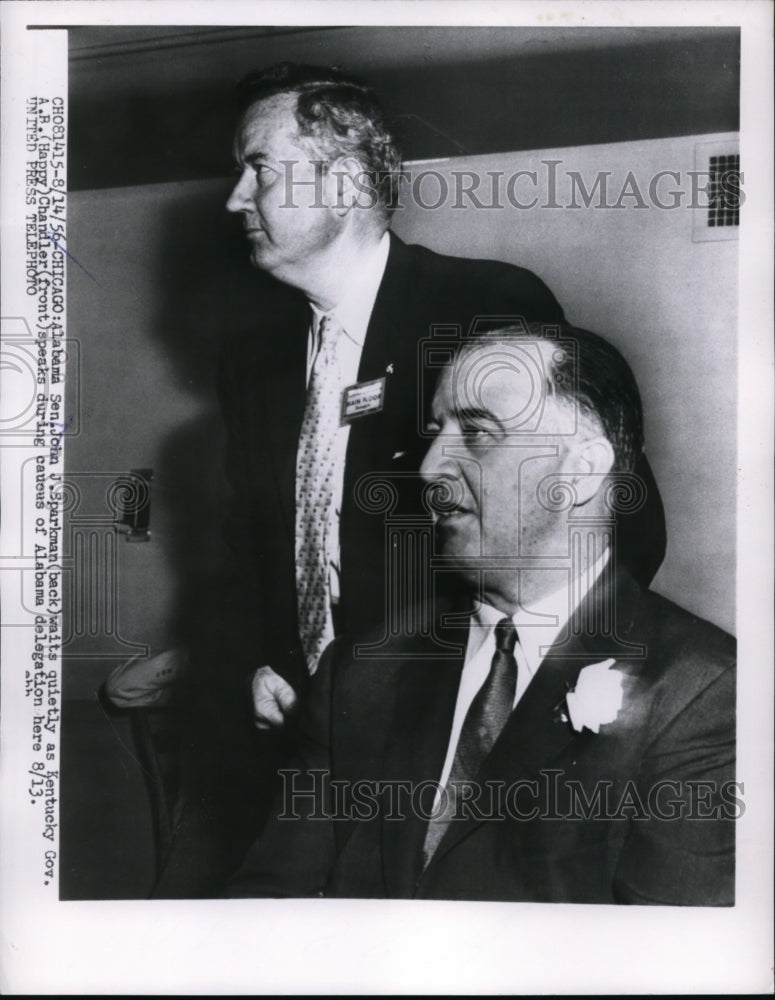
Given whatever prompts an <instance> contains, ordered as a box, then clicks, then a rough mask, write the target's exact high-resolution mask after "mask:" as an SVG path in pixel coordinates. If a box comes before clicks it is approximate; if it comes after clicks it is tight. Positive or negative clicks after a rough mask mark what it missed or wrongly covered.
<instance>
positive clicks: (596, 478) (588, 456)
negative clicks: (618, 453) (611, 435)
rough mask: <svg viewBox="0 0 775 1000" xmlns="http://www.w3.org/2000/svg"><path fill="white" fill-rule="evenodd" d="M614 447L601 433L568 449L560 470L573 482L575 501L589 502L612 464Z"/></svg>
mask: <svg viewBox="0 0 775 1000" xmlns="http://www.w3.org/2000/svg"><path fill="white" fill-rule="evenodd" d="M614 459H615V455H614V449H613V446H612V445H611V442H610V441H609V440H608V439H607V438H605V437H603V436H602V435H600V436H598V437H593V438H587V440H586V441H581V442H579V443H578V444H575V445H573V447H572V448H570V449H569V450H568V453H567V455H566V456H565V460H564V461H563V464H562V471H563V473H564V474H565V476H566V477H567V480H568V481H569V482H570V483H572V484H573V489H574V491H575V494H576V498H577V499H576V503H577V504H578V505H579V506H581V505H583V504H586V503H589V501H590V500H591V499H592V498H593V497H594V496H596V495H597V494H598V493H599V492H600V489H601V487H602V485H603V481H604V480H605V477H606V476H607V475H608V473H609V472H610V471H611V469H612V467H613V464H614Z"/></svg>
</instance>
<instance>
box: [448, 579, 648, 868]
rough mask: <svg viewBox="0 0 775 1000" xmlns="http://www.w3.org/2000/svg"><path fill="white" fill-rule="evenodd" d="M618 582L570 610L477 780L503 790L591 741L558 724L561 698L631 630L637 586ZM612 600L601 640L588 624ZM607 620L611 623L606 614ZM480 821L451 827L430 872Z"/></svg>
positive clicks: (605, 582) (601, 583)
mask: <svg viewBox="0 0 775 1000" xmlns="http://www.w3.org/2000/svg"><path fill="white" fill-rule="evenodd" d="M609 566H610V563H609ZM617 584H618V585H617V586H616V587H615V588H614V586H613V584H612V582H611V574H610V573H609V572H607V571H605V572H604V573H603V574H602V575H601V578H600V579H599V580H598V581H597V582H596V584H595V585H594V586H593V588H592V590H591V591H590V593H589V594H588V595H587V597H586V598H585V600H584V601H582V603H581V604H580V605H579V607H578V608H577V609H576V610H575V611H574V613H573V615H572V616H571V619H570V621H569V622H568V623H566V625H565V627H564V628H563V629H562V631H561V632H560V634H559V635H558V637H557V640H556V641H555V643H554V644H553V646H552V648H551V649H550V650H549V652H548V653H547V655H546V656H545V657H544V660H543V661H542V663H541V665H540V667H539V668H538V670H537V671H536V673H535V676H534V677H533V679H532V681H531V682H530V684H529V686H528V688H527V690H526V691H525V693H524V695H523V696H522V698H521V699H520V700H519V702H518V704H517V706H516V707H515V709H514V711H513V712H512V713H511V715H510V716H509V719H508V721H507V723H506V725H505V726H504V728H503V731H502V732H501V734H500V736H499V737H498V739H497V741H496V743H495V745H494V746H493V748H492V751H491V752H490V754H489V756H488V757H487V759H486V760H485V761H484V763H483V765H482V768H481V771H480V774H479V776H478V780H479V781H481V782H482V783H484V782H487V781H496V780H497V781H501V782H503V781H505V782H506V785H507V786H508V785H510V784H513V783H514V782H517V781H520V780H525V779H530V778H534V777H535V776H536V775H537V774H538V772H539V771H540V770H541V769H542V768H549V767H551V765H552V762H553V761H555V760H557V758H558V757H559V756H560V754H562V752H563V751H564V750H565V749H566V748H567V747H568V746H569V745H570V744H571V743H573V742H574V741H578V740H584V741H585V740H587V739H589V738H590V733H589V732H587V731H584V732H582V733H578V732H576V731H575V730H574V729H573V727H572V726H571V724H570V723H569V722H568V721H567V720H563V718H562V716H563V711H564V709H565V697H566V695H567V693H568V691H570V690H572V689H573V688H574V687H575V685H576V681H577V680H578V676H579V674H580V672H581V670H582V669H583V668H584V667H586V666H588V665H590V664H591V663H594V662H599V661H600V660H602V659H605V658H607V656H609V655H612V656H614V658H615V654H614V653H613V652H609V653H603V655H600V651H601V649H609V648H611V647H614V646H616V648H618V646H617V644H618V643H621V642H622V640H625V639H626V637H627V635H628V634H629V633H630V631H631V629H632V624H633V615H632V613H631V611H632V607H633V601H634V599H635V595H636V592H637V585H636V584H635V583H634V582H633V581H632V580H631V579H630V577H629V575H628V574H627V573H626V571H623V570H621V569H620V570H619V571H618V579H617ZM612 599H613V602H614V604H613V606H615V607H616V609H617V614H616V616H615V617H614V619H613V621H614V634H613V636H612V637H608V638H606V637H603V636H601V634H600V632H599V629H598V628H591V627H590V624H591V623H595V624H596V625H599V623H600V622H601V621H605V620H606V617H605V615H604V614H603V610H604V609H608V608H610V607H611V606H612ZM607 620H608V621H610V620H611V618H610V616H609V617H608V619H607ZM601 643H602V644H601ZM485 801H486V800H485ZM481 822H483V821H481V820H476V819H474V818H471V819H466V820H460V821H456V822H453V823H450V826H449V828H448V830H447V833H446V835H445V837H444V839H443V840H442V842H441V844H440V845H439V847H438V850H437V851H436V853H435V855H434V857H433V859H432V861H431V864H430V865H429V869H430V868H432V866H433V865H434V864H436V863H437V862H438V861H439V859H440V858H442V857H443V856H444V855H445V854H447V853H449V851H451V850H452V849H453V848H454V847H455V846H456V845H457V844H459V843H460V841H461V840H463V839H464V838H465V837H467V836H469V835H470V834H471V833H472V832H473V830H475V829H476V828H477V827H478V826H479V825H480V824H481Z"/></svg>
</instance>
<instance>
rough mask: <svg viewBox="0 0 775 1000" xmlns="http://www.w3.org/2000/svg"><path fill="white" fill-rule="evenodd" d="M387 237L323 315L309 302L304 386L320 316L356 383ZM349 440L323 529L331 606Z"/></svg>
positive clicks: (340, 441)
mask: <svg viewBox="0 0 775 1000" xmlns="http://www.w3.org/2000/svg"><path fill="white" fill-rule="evenodd" d="M389 249H390V236H389V235H388V233H387V232H386V233H385V234H384V235H383V237H382V239H381V240H380V242H379V243H378V244H377V245H376V246H375V247H374V248H373V249H372V250H371V252H368V253H364V254H363V255H362V256H361V257H360V258H359V259H358V263H357V265H356V266H355V267H354V268H353V269H352V270H351V273H350V280H349V281H348V284H347V289H346V291H345V294H344V296H343V297H342V298H341V299H340V300H339V302H337V304H336V305H335V306H334V307H333V308H332V309H329V310H328V311H327V312H326V313H323V312H321V311H320V310H319V309H317V308H316V307H315V306H314V305H312V303H310V305H311V307H312V323H311V325H310V329H309V334H308V336H307V386H309V380H310V377H311V375H312V365H313V363H314V360H315V358H316V356H317V353H318V350H319V349H320V342H319V331H320V322H321V320H322V318H323V316H330V317H331V319H332V321H333V322H335V323H336V325H337V326H339V327H341V329H342V330H343V331H344V335H343V337H342V338H341V340H340V343H339V344H338V345H337V360H338V362H339V367H340V370H341V372H342V374H343V377H344V380H343V384H344V385H345V386H351V385H355V383H356V382H357V381H358V368H359V367H360V363H361V354H362V353H363V344H364V341H365V340H366V330H367V329H368V326H369V320H370V319H371V313H372V310H373V309H374V302H375V301H376V298H377V292H378V291H379V286H380V284H381V283H382V276H383V275H384V273H385V266H386V264H387V258H388V251H389ZM349 437H350V425H349V424H344V425H343V426H342V427H340V428H339V432H338V434H337V440H336V443H335V453H334V461H335V464H336V475H335V477H334V484H333V487H334V488H333V495H334V502H333V504H332V507H331V514H330V517H329V521H328V525H327V526H326V542H325V547H326V558H327V561H328V566H329V573H328V588H329V594H330V597H331V603H332V604H336V603H338V601H339V595H340V582H339V575H340V572H341V558H340V547H339V519H340V516H341V511H342V494H343V491H344V463H345V455H346V452H347V442H348V440H349Z"/></svg>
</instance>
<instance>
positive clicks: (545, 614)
mask: <svg viewBox="0 0 775 1000" xmlns="http://www.w3.org/2000/svg"><path fill="white" fill-rule="evenodd" d="M609 557H610V551H609V550H608V549H606V550H605V551H604V552H603V553H602V554H601V555H600V556H599V558H598V559H597V560H596V561H595V562H594V563H593V564H592V565H591V566H589V567H588V568H587V571H586V572H585V573H584V574H583V576H581V577H579V578H578V579H576V580H574V581H573V584H574V585H573V586H572V587H570V586H569V585H568V584H567V583H566V584H565V585H564V586H562V587H560V589H559V590H555V591H554V593H551V594H549V595H548V596H546V597H542V598H541V599H540V600H538V601H536V602H535V603H533V604H524V605H521V606H520V607H519V608H518V609H517V611H516V612H515V613H514V614H513V615H511V621H512V622H513V624H514V626H515V628H516V629H517V643H516V645H515V647H514V659H515V660H516V662H517V690H516V693H515V695H514V704H515V705H516V704H517V702H518V701H519V699H520V698H521V697H522V695H523V694H524V693H525V691H526V690H527V687H528V685H529V684H530V682H531V680H532V679H533V677H534V676H535V673H536V671H537V670H538V668H539V667H540V665H541V662H542V661H543V659H544V657H545V656H546V654H547V653H548V651H549V649H550V647H551V646H552V644H553V643H554V641H555V639H556V638H557V636H558V635H559V633H560V630H561V629H562V628H563V626H564V625H565V623H566V622H567V621H568V619H569V618H570V616H571V614H572V613H573V612H574V611H575V609H576V608H577V607H578V605H579V604H581V602H582V600H583V599H584V598H585V597H586V595H587V593H588V592H589V590H590V588H591V587H592V584H593V583H594V582H595V580H597V578H598V577H599V576H600V574H601V573H602V572H603V569H604V568H605V565H606V563H607V562H608V559H609ZM504 617H507V616H505V615H504V614H503V612H502V611H498V610H497V608H493V607H492V606H491V605H489V604H484V603H480V604H478V605H477V608H476V610H475V611H474V613H473V615H471V623H470V626H469V630H468V645H467V646H466V657H465V661H464V663H463V673H462V674H461V676H460V687H459V688H458V692H457V701H456V703H455V715H454V717H453V719H452V730H451V732H450V737H449V746H448V747H447V756H446V759H445V761H444V768H443V770H442V772H441V778H440V779H439V784H440V786H441V787H444V785H446V783H447V781H448V780H449V773H450V771H451V770H452V762H453V760H454V759H455V751H456V750H457V744H458V740H459V739H460V730H461V729H462V728H463V721H464V719H465V717H466V713H467V712H468V709H469V708H470V706H471V702H472V701H473V700H474V697H475V696H476V693H477V691H478V690H479V688H480V687H481V686H482V685H483V684H484V682H485V680H486V679H487V675H488V674H489V672H490V666H491V664H492V658H493V655H494V653H495V626H496V625H497V624H498V622H499V621H501V620H502V619H503V618H504ZM472 777H473V775H472ZM439 795H440V793H438V792H437V800H438V798H439Z"/></svg>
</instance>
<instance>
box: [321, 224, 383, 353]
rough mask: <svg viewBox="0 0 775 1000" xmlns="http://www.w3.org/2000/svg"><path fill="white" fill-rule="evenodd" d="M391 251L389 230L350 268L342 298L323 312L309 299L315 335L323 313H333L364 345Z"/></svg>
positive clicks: (354, 339) (351, 335) (349, 335)
mask: <svg viewBox="0 0 775 1000" xmlns="http://www.w3.org/2000/svg"><path fill="white" fill-rule="evenodd" d="M389 251H390V233H389V232H387V231H386V232H385V233H383V235H382V239H381V240H380V241H379V243H377V244H376V245H375V246H374V247H373V248H371V249H369V250H367V251H365V252H364V253H363V254H361V256H360V257H359V258H358V263H357V266H356V267H355V268H353V269H352V270H351V273H350V278H349V280H348V282H347V287H346V289H345V292H344V294H343V296H342V298H341V299H340V300H339V302H337V304H336V305H335V306H334V307H333V308H332V309H329V310H327V311H326V312H325V313H324V312H321V310H320V309H318V308H317V307H316V306H314V305H312V303H310V305H311V307H312V315H313V317H314V320H313V326H314V330H315V335H316V336H317V331H318V328H319V326H320V320H321V319H322V317H323V316H332V315H333V316H336V320H337V322H338V323H339V325H340V326H341V327H342V329H343V330H345V332H346V333H347V336H348V337H349V338H350V339H351V340H352V341H354V342H355V343H356V344H357V345H358V346H359V347H362V346H363V342H364V340H365V339H366V330H367V329H368V326H369V320H370V319H371V313H372V310H373V308H374V302H375V301H376V298H377V292H378V291H379V286H380V284H381V283H382V276H383V275H384V273H385V267H386V265H387V259H388V253H389Z"/></svg>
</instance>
